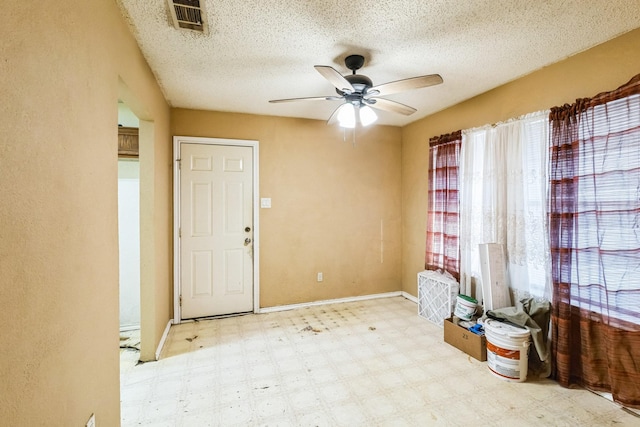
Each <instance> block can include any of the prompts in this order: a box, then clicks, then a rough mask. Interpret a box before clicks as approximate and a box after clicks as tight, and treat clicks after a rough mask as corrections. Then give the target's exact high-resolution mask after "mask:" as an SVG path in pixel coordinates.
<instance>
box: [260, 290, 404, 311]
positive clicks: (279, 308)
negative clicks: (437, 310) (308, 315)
mask: <svg viewBox="0 0 640 427" xmlns="http://www.w3.org/2000/svg"><path fill="white" fill-rule="evenodd" d="M399 296H404V295H402V292H400V291H397V292H386V293H384V294H372V295H362V296H359V297H347V298H338V299H327V300H321V301H313V302H303V303H300V304H289V305H277V306H274V307H264V308H261V309H260V311H259V312H258V313H275V312H277V311H287V310H295V309H297V308H305V307H314V306H317V305H326V304H339V303H343V302H356V301H366V300H371V299H378V298H390V297H399Z"/></svg>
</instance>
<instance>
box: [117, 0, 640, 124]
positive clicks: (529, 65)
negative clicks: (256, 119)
mask: <svg viewBox="0 0 640 427" xmlns="http://www.w3.org/2000/svg"><path fill="white" fill-rule="evenodd" d="M118 2H119V4H120V6H121V9H122V12H123V14H124V16H125V18H126V19H127V21H128V22H129V24H130V26H131V29H132V32H133V34H134V35H135V37H136V39H137V41H138V44H139V45H140V48H141V50H142V52H143V54H144V56H145V57H146V59H147V61H148V63H149V65H150V67H151V69H152V70H153V72H154V73H155V75H156V77H157V79H158V82H159V84H160V86H161V88H162V90H163V92H164V95H165V98H166V99H167V101H168V102H169V104H170V105H171V106H173V107H181V108H193V109H202V110H216V111H231V112H241V113H252V114H265V115H275V116H290V117H306V118H314V119H321V120H326V119H327V118H328V117H329V115H330V114H331V112H332V111H333V110H334V109H335V108H336V107H337V106H338V105H340V104H339V102H336V101H318V102H296V103H285V104H270V103H269V102H268V100H270V99H280V98H295V97H311V96H324V95H335V91H334V89H333V86H331V84H329V83H328V82H327V81H326V80H325V79H324V78H323V77H322V76H321V75H320V74H319V73H318V72H317V71H316V70H315V69H314V68H313V66H314V65H329V66H332V67H334V68H335V69H337V70H338V71H340V72H341V73H342V74H348V73H349V70H347V69H346V68H345V66H344V62H343V61H344V58H345V57H346V56H347V55H349V54H361V55H363V56H364V57H365V58H366V62H365V65H364V67H363V68H362V69H361V70H360V71H359V72H358V73H360V74H365V75H366V76H368V77H369V78H371V79H372V80H373V84H374V85H376V84H381V83H386V82H388V81H393V80H399V79H404V78H409V77H414V76H420V75H425V74H434V73H438V74H440V75H441V76H442V78H443V79H444V83H443V84H441V85H439V86H433V87H429V88H422V89H418V90H414V91H411V92H405V93H400V94H395V95H390V96H388V98H389V99H393V100H396V101H399V102H402V103H404V104H408V105H410V106H412V107H414V108H416V109H417V110H418V111H417V112H416V113H414V114H413V115H411V116H403V115H399V114H393V113H387V112H381V113H379V116H380V121H379V123H382V124H390V125H397V126H403V125H405V124H407V123H410V122H413V121H415V120H418V119H420V118H422V117H425V116H427V115H429V114H431V113H434V112H436V111H439V110H442V109H444V108H446V107H448V106H451V105H454V104H456V103H458V102H460V101H463V100H465V99H469V98H471V97H473V96H475V95H478V94H480V93H483V92H485V91H487V90H490V89H492V88H495V87H497V86H500V85H502V84H504V83H506V82H509V81H511V80H514V79H516V78H518V77H521V76H523V75H525V74H528V73H531V72H532V71H535V70H537V69H539V68H542V67H544V66H546V65H549V64H552V63H554V62H557V61H559V60H562V59H564V58H566V57H568V56H571V55H573V54H575V53H577V52H580V51H582V50H585V49H588V48H590V47H592V46H595V45H597V44H600V43H602V42H604V41H606V40H609V39H611V38H614V37H616V36H618V35H620V34H622V33H625V32H627V31H630V30H632V29H634V28H637V27H640V1H638V0H593V1H584V0H557V1H554V0H549V1H543V0H473V1H469V0H432V1H425V0H422V1H417V0H395V1H394V0H386V1H384V0H379V1H365V0H350V1H338V0H316V1H313V0H308V1H301V0H260V1H258V0H244V1H240V0H206V1H205V3H206V5H205V6H206V11H207V18H208V23H209V29H210V32H209V34H208V35H202V34H198V33H194V32H191V31H185V30H176V29H174V27H173V25H172V24H171V22H170V19H169V12H168V10H169V9H168V6H167V3H166V1H165V0H145V1H141V0H118Z"/></svg>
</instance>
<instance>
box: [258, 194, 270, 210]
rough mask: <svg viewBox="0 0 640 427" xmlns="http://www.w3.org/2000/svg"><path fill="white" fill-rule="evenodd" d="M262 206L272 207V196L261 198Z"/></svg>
mask: <svg viewBox="0 0 640 427" xmlns="http://www.w3.org/2000/svg"><path fill="white" fill-rule="evenodd" d="M260 207H261V208H267V209H268V208H270V207H271V198H270V197H263V198H261V199H260Z"/></svg>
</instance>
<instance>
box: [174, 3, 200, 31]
mask: <svg viewBox="0 0 640 427" xmlns="http://www.w3.org/2000/svg"><path fill="white" fill-rule="evenodd" d="M167 3H169V11H170V12H171V21H172V22H173V26H174V27H176V29H183V30H192V31H197V32H199V33H204V34H208V32H209V26H208V25H207V22H206V17H207V14H206V13H205V9H204V0H167Z"/></svg>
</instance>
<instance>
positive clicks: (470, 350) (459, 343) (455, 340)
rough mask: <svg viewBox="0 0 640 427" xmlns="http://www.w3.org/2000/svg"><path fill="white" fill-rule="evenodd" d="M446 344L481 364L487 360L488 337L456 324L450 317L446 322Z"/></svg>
mask: <svg viewBox="0 0 640 427" xmlns="http://www.w3.org/2000/svg"><path fill="white" fill-rule="evenodd" d="M444 342H446V343H448V344H451V345H452V346H454V347H455V348H457V349H458V350H462V351H464V352H465V353H467V354H468V355H469V356H471V357H473V358H475V359H478V360H479V361H481V362H484V361H486V360H487V339H486V337H485V336H484V335H477V334H474V333H473V332H471V331H469V330H468V329H465V328H463V327H462V326H458V325H456V324H454V323H453V321H452V320H451V318H450V317H449V318H447V319H445V320H444Z"/></svg>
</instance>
